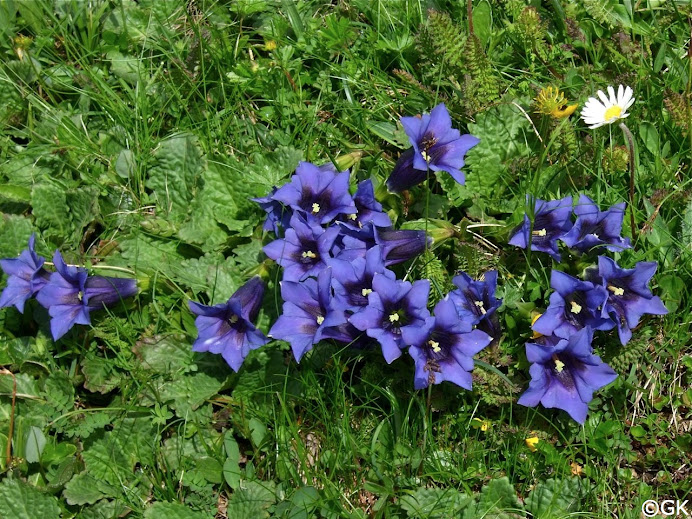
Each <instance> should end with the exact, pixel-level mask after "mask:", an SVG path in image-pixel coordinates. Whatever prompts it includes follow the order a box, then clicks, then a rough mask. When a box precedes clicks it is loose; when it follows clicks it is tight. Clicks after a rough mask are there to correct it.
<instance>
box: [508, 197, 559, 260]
mask: <svg viewBox="0 0 692 519" xmlns="http://www.w3.org/2000/svg"><path fill="white" fill-rule="evenodd" d="M534 207H535V213H534V222H533V230H532V229H531V221H530V220H529V217H528V215H524V223H523V224H522V225H521V226H519V227H518V228H517V229H515V230H514V231H513V232H512V235H511V236H510V238H509V244H510V245H516V246H517V247H521V248H522V249H525V248H526V247H527V246H528V244H529V243H530V244H531V250H535V251H540V252H546V253H548V254H550V255H551V256H552V257H553V259H555V261H558V262H559V261H560V253H559V252H558V251H557V240H561V239H562V238H563V237H564V236H565V234H567V232H568V231H569V230H570V229H571V228H572V220H570V216H571V214H572V197H571V196H568V197H565V198H563V199H561V200H551V201H548V202H547V201H545V200H539V199H538V198H537V199H536V200H535V206H534ZM529 234H531V236H529Z"/></svg>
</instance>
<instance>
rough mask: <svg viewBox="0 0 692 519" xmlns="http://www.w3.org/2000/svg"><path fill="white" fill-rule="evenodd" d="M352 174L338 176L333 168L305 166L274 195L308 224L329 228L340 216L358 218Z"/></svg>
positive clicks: (299, 167) (344, 173)
mask: <svg viewBox="0 0 692 519" xmlns="http://www.w3.org/2000/svg"><path fill="white" fill-rule="evenodd" d="M348 181H349V172H348V171H342V172H341V173H336V172H335V171H334V168H333V167H332V166H331V164H329V165H327V166H322V167H317V166H315V165H314V164H310V163H309V162H301V163H300V164H299V165H298V168H297V169H296V172H295V174H294V175H293V177H292V178H291V181H290V182H289V183H288V184H286V185H284V186H282V187H280V188H279V189H278V190H277V192H276V193H274V194H273V195H272V198H273V199H274V200H278V201H279V202H281V203H283V204H284V205H288V206H290V207H291V208H292V209H293V210H294V211H300V212H301V213H303V215H304V216H305V217H306V218H307V220H308V222H316V223H318V224H327V223H329V222H331V221H332V220H334V219H335V218H336V217H337V216H338V215H339V214H342V213H343V214H347V215H348V214H355V213H356V212H357V209H356V206H355V204H354V203H353V198H351V194H350V193H349V192H348Z"/></svg>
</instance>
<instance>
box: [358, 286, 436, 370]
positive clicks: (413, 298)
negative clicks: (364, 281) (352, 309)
mask: <svg viewBox="0 0 692 519" xmlns="http://www.w3.org/2000/svg"><path fill="white" fill-rule="evenodd" d="M372 290H373V291H372V292H370V293H369V294H368V306H366V307H365V308H364V309H363V310H361V311H360V312H358V313H357V314H354V315H352V316H351V317H350V318H349V322H350V323H351V324H352V325H353V326H355V327H356V328H358V329H359V330H362V331H364V332H366V333H367V334H368V336H369V337H372V338H373V339H376V340H377V342H379V343H380V346H382V354H383V355H384V359H385V360H386V361H387V363H389V364H391V363H392V362H393V361H394V360H396V359H398V358H399V357H400V356H401V349H402V348H404V347H405V346H406V345H405V344H404V342H403V340H402V338H401V334H402V331H403V330H405V329H407V328H417V327H419V326H422V325H424V324H425V319H426V317H429V316H430V312H428V309H427V304H428V293H429V292H430V282H429V281H428V280H427V279H424V280H420V281H415V282H414V283H413V285H412V284H411V283H409V282H408V281H398V280H395V279H390V278H389V277H387V276H386V275H385V274H375V275H374V276H373V278H372Z"/></svg>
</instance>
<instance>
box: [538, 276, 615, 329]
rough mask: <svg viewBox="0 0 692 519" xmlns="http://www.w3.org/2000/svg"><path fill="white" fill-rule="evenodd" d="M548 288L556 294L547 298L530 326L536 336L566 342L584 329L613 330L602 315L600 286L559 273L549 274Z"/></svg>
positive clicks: (605, 295) (603, 293) (602, 290)
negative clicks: (541, 312) (545, 303)
mask: <svg viewBox="0 0 692 519" xmlns="http://www.w3.org/2000/svg"><path fill="white" fill-rule="evenodd" d="M550 286H551V287H552V288H553V289H554V290H555V292H553V293H552V294H551V295H550V304H549V305H548V308H547V309H546V311H545V312H544V313H543V315H541V316H540V317H539V318H538V319H537V320H536V322H535V323H534V324H533V329H534V330H535V331H537V332H538V333H540V334H542V335H551V334H555V335H557V336H558V337H562V338H565V339H567V338H569V336H570V335H572V334H573V333H575V332H576V331H578V330H580V329H582V328H584V327H585V326H589V327H591V328H592V329H594V330H610V329H612V328H613V327H614V326H615V323H614V322H613V320H612V319H610V318H609V317H608V316H607V315H606V317H605V318H604V317H603V315H602V309H603V307H604V306H605V304H606V300H607V299H608V293H607V292H606V289H605V288H603V287H602V286H600V285H594V284H593V283H591V282H589V281H581V280H579V279H577V278H575V277H572V276H570V275H569V274H565V273H564V272H560V271H559V270H553V271H552V273H551V275H550Z"/></svg>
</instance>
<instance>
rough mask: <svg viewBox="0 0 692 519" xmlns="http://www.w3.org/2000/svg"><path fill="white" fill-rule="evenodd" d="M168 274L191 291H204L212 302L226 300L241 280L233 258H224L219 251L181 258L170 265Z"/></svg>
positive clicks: (240, 274) (240, 273)
mask: <svg viewBox="0 0 692 519" xmlns="http://www.w3.org/2000/svg"><path fill="white" fill-rule="evenodd" d="M170 274H171V276H172V277H173V278H174V279H175V280H176V281H178V282H179V283H180V284H182V285H185V286H188V287H190V288H191V289H192V290H193V291H195V292H205V293H206V294H207V295H208V296H209V298H210V299H211V302H212V304H216V303H222V302H226V301H228V298H229V297H231V294H233V292H235V291H236V290H237V289H238V287H240V285H241V284H242V282H243V279H242V277H241V276H242V272H240V271H239V269H238V267H237V266H236V265H235V262H234V260H233V258H232V257H229V258H224V257H223V255H222V254H220V253H216V254H211V253H208V254H205V255H204V256H202V257H201V258H197V259H189V260H183V261H181V262H180V266H172V268H171V270H170Z"/></svg>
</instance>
